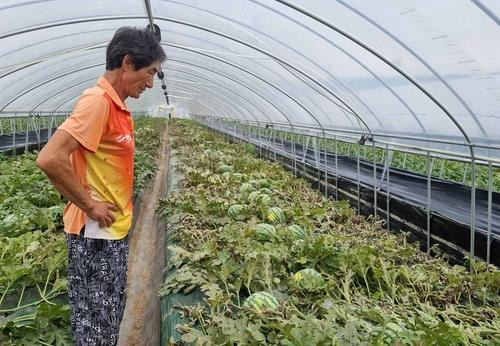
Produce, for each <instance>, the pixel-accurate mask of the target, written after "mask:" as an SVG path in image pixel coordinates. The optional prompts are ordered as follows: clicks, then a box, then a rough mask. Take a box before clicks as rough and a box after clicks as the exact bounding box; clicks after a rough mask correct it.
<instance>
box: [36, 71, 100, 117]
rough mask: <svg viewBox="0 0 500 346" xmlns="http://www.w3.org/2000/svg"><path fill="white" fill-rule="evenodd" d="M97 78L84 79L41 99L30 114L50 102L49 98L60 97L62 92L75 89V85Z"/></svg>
mask: <svg viewBox="0 0 500 346" xmlns="http://www.w3.org/2000/svg"><path fill="white" fill-rule="evenodd" d="M98 77H99V76H94V77H92V78H88V79H85V80H83V81H80V82H78V83H75V84H71V85H70V86H68V87H66V88H64V89H61V90H59V91H58V92H56V93H55V94H52V95H50V96H49V97H47V98H45V99H43V100H42V101H41V102H39V103H37V105H36V106H34V107H33V109H32V110H31V111H30V112H33V111H35V110H36V109H37V107H39V106H40V105H42V104H44V103H45V102H47V101H48V100H50V99H51V98H53V97H56V96H57V95H60V94H61V93H63V92H64V91H66V90H69V89H71V88H73V87H75V86H77V85H80V84H83V83H86V82H90V81H91V80H95V79H97V78H98Z"/></svg>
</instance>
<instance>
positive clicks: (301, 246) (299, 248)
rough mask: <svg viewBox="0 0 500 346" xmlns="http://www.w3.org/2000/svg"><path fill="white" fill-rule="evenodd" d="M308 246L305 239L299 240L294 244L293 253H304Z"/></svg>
mask: <svg viewBox="0 0 500 346" xmlns="http://www.w3.org/2000/svg"><path fill="white" fill-rule="evenodd" d="M305 246H306V242H305V241H304V240H303V239H298V240H296V241H294V242H293V245H292V251H294V252H295V251H302V250H303V249H304V247H305Z"/></svg>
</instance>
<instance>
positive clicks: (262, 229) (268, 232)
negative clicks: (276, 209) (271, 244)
mask: <svg viewBox="0 0 500 346" xmlns="http://www.w3.org/2000/svg"><path fill="white" fill-rule="evenodd" d="M254 230H255V239H257V240H258V241H272V240H273V239H274V238H275V237H276V228H274V226H273V225H270V224H268V223H259V224H257V225H255V229H254Z"/></svg>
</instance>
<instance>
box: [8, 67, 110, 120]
mask: <svg viewBox="0 0 500 346" xmlns="http://www.w3.org/2000/svg"><path fill="white" fill-rule="evenodd" d="M102 65H105V64H103V63H98V64H93V65H88V66H85V67H80V68H77V69H75V70H72V71H69V72H65V73H62V74H60V75H57V76H55V77H53V78H50V79H49V80H46V81H44V82H42V83H39V84H37V85H35V86H33V87H31V88H29V89H27V90H25V91H24V92H22V93H21V94H19V95H17V96H16V97H14V98H13V99H10V100H9V101H8V102H7V103H6V104H5V105H3V106H2V108H0V112H1V111H3V110H4V109H5V108H6V107H8V106H9V105H10V104H11V103H12V102H14V101H16V100H17V99H18V98H20V97H22V96H24V95H26V94H27V93H29V92H31V91H33V90H35V89H36V88H39V87H41V86H43V85H45V84H47V83H50V82H53V81H55V80H57V79H59V78H62V77H65V76H68V75H70V74H73V73H76V72H80V71H84V70H87V69H89V68H93V67H97V66H102Z"/></svg>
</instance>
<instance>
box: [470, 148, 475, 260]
mask: <svg viewBox="0 0 500 346" xmlns="http://www.w3.org/2000/svg"><path fill="white" fill-rule="evenodd" d="M470 168H471V172H470V173H471V176H472V179H471V180H472V181H471V183H472V184H471V222H470V257H471V260H472V259H473V258H474V250H475V245H476V244H475V243H476V159H475V158H474V157H472V158H471V164H470ZM471 269H472V268H471Z"/></svg>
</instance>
